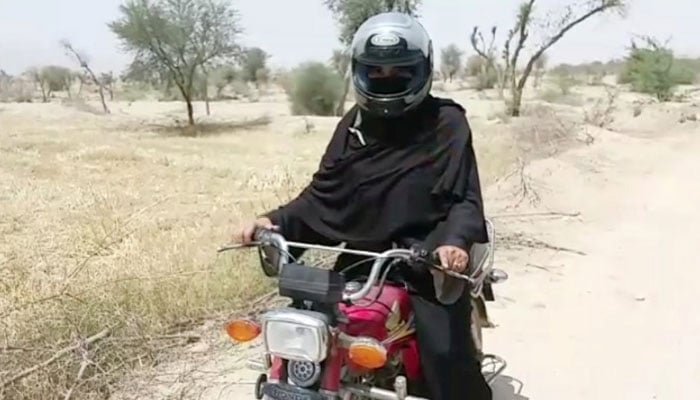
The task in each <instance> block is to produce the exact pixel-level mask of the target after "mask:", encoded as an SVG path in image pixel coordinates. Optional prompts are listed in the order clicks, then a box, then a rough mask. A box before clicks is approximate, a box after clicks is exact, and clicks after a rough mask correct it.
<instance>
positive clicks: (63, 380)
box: [0, 92, 574, 399]
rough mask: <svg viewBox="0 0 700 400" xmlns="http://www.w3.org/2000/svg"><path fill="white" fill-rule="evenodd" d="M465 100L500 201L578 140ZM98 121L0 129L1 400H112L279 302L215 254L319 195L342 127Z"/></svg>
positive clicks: (243, 257) (162, 106)
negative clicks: (121, 386)
mask: <svg viewBox="0 0 700 400" xmlns="http://www.w3.org/2000/svg"><path fill="white" fill-rule="evenodd" d="M451 96H452V97H454V98H455V99H456V100H457V101H460V102H461V103H463V104H465V105H467V106H468V107H467V108H468V110H469V116H470V122H471V124H472V127H473V130H474V135H475V147H476V152H477V157H478V159H479V169H480V173H481V176H482V181H483V184H484V185H488V184H490V183H491V182H494V181H495V180H496V179H497V178H498V177H500V176H503V175H505V174H506V173H507V172H508V171H510V170H512V168H513V166H514V165H518V160H521V159H523V158H524V153H536V152H538V150H537V149H540V150H541V149H544V153H546V154H551V152H552V151H553V150H552V149H554V148H557V147H558V146H559V145H560V144H562V143H565V142H566V143H568V142H567V141H570V139H569V138H568V137H569V136H570V135H571V132H573V131H574V129H573V128H571V127H569V126H568V125H566V123H565V122H562V121H561V120H560V119H559V118H558V117H557V116H556V115H555V114H556V113H554V114H553V111H551V109H531V110H530V111H529V112H528V113H529V116H527V117H524V119H520V120H518V124H516V125H514V126H515V127H517V129H515V128H513V129H512V126H511V125H507V124H495V123H493V122H491V121H487V120H486V118H484V117H485V116H487V115H490V114H492V113H493V112H494V110H495V108H494V107H495V106H494V104H495V103H497V102H494V101H485V100H478V99H477V96H478V94H476V93H475V92H459V93H453V94H451ZM90 107H91V104H90V103H89V102H87V103H81V106H80V107H78V108H76V107H74V106H73V104H71V105H69V106H67V105H59V104H11V103H9V104H6V105H4V106H3V112H2V113H0V125H1V126H3V127H8V128H7V129H3V130H1V131H0V321H2V325H0V398H11V399H30V398H31V399H36V398H42V399H54V398H61V399H62V398H65V397H67V394H70V397H71V398H74V399H75V398H103V397H105V395H107V394H108V393H109V392H110V391H111V385H112V383H113V382H114V381H113V379H114V377H115V376H117V375H116V374H115V372H119V370H120V369H122V368H125V367H131V366H133V365H141V366H145V365H149V364H150V363H153V362H155V361H156V360H157V359H158V357H157V356H158V354H159V352H160V350H161V349H162V348H163V347H168V346H173V345H178V344H180V343H182V342H183V341H187V340H189V339H188V338H181V337H179V336H177V335H175V336H168V337H165V338H163V337H162V335H163V334H166V333H169V334H172V333H173V332H180V331H183V330H186V329H187V328H188V327H190V326H191V325H192V323H193V322H196V321H201V320H202V319H203V318H207V317H210V316H212V315H221V314H224V313H230V312H232V310H235V309H237V308H239V307H244V306H245V305H246V304H248V302H250V301H251V300H252V299H255V298H257V297H258V296H260V295H261V294H263V293H266V292H267V291H269V289H270V287H271V283H270V282H268V281H266V280H264V279H263V275H262V273H261V272H260V271H259V270H258V266H257V265H256V263H255V258H254V254H253V253H252V252H241V253H239V254H233V255H227V256H221V257H217V256H216V252H215V250H216V248H217V247H218V246H219V245H220V244H223V243H224V242H225V241H226V240H227V239H228V236H229V234H230V233H231V230H232V227H234V226H235V225H237V224H239V223H240V222H241V221H242V220H245V219H248V218H250V217H252V216H254V215H256V214H257V213H259V212H261V211H263V210H267V209H270V208H273V207H276V206H277V205H278V204H280V203H283V202H284V201H286V200H287V199H289V198H291V197H292V196H294V195H295V194H296V193H297V192H298V191H299V190H300V189H301V188H302V187H303V186H304V185H305V184H306V182H307V181H308V179H309V178H310V176H311V173H312V172H313V171H314V170H315V168H316V166H317V164H318V158H319V157H320V155H321V153H322V151H323V149H324V148H325V146H326V142H327V140H328V137H329V134H330V130H331V129H332V128H333V126H334V124H335V122H336V121H337V119H336V118H320V117H306V118H305V117H292V116H290V115H289V112H288V107H287V104H286V103H284V102H279V101H277V102H276V101H275V100H274V99H263V100H262V101H261V102H258V103H242V102H217V103H216V105H215V106H214V108H213V112H214V115H213V116H212V118H210V119H207V120H206V121H205V124H204V125H202V129H203V131H202V133H207V134H200V137H196V138H195V137H183V136H181V135H175V134H173V133H178V132H179V131H178V128H177V127H173V125H172V122H171V121H172V119H173V116H174V115H177V116H179V117H180V118H182V117H184V115H183V114H182V104H180V103H163V102H146V101H142V102H115V103H111V104H110V107H111V108H112V110H113V111H114V112H113V114H111V115H96V114H93V113H91V112H87V110H88V109H89V108H90ZM202 107H203V106H202V105H201V104H197V110H196V112H197V114H198V115H202V114H203V113H202ZM538 110H539V111H538ZM543 110H544V111H543ZM547 110H549V111H547ZM555 117H557V118H555ZM227 121H239V122H233V123H231V122H227ZM240 121H243V122H240ZM522 121H525V122H526V123H522ZM543 121H545V122H543ZM214 133H215V134H214ZM299 133H303V134H299ZM546 154H541V155H546ZM104 329H109V331H108V334H106V336H105V337H104V338H101V340H99V341H96V342H95V343H91V344H89V345H88V344H87V343H84V342H82V340H84V339H85V338H88V337H90V336H92V335H95V334H97V333H98V332H100V331H102V330H104ZM155 337H159V338H158V339H157V340H156V339H154V338H155ZM70 346H75V349H71V350H70V351H67V352H66V353H64V354H63V355H62V357H60V359H57V360H56V361H55V362H54V363H52V364H51V365H48V366H46V367H45V368H41V369H38V370H37V371H34V372H33V373H31V374H28V375H27V376H25V377H22V379H17V380H13V383H12V384H9V385H6V387H4V390H5V391H4V392H3V391H2V390H3V387H2V385H3V384H2V382H7V381H8V380H10V379H12V377H15V376H17V375H16V374H18V373H20V372H21V371H23V370H25V369H27V368H30V367H32V366H34V365H38V364H40V363H42V362H44V361H46V360H47V359H50V358H51V356H52V355H54V354H55V353H56V352H57V351H58V350H60V349H63V348H66V347H70Z"/></svg>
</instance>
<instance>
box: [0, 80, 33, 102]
mask: <svg viewBox="0 0 700 400" xmlns="http://www.w3.org/2000/svg"><path fill="white" fill-rule="evenodd" d="M33 97H34V85H33V84H31V83H29V82H25V81H23V80H18V79H9V78H0V102H1V103H31V102H32V100H33Z"/></svg>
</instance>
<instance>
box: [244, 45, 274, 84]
mask: <svg viewBox="0 0 700 400" xmlns="http://www.w3.org/2000/svg"><path fill="white" fill-rule="evenodd" d="M269 57H270V56H269V55H268V54H267V53H266V52H265V50H263V49H261V48H259V47H251V48H248V49H245V50H244V51H243V54H242V57H241V72H242V74H243V80H245V81H246V82H253V83H255V84H258V77H259V73H258V71H260V70H265V69H267V59H268V58H269ZM261 76H262V77H264V76H265V75H264V73H261Z"/></svg>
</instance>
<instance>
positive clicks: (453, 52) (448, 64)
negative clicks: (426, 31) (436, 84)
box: [440, 44, 464, 82]
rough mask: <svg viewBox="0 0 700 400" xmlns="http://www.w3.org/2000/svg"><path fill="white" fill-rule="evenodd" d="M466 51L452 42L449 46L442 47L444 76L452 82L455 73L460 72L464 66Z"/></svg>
mask: <svg viewBox="0 0 700 400" xmlns="http://www.w3.org/2000/svg"><path fill="white" fill-rule="evenodd" d="M463 55H464V52H463V51H462V50H460V48H459V47H457V45H455V44H450V45H449V46H447V47H445V48H444V49H442V52H441V57H440V61H441V64H442V65H441V67H442V68H441V70H442V74H443V78H444V79H447V80H449V81H450V82H452V79H453V78H454V76H455V74H456V73H457V72H459V70H460V67H461V66H462V56H463Z"/></svg>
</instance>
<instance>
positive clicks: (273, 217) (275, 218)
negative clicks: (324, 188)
mask: <svg viewBox="0 0 700 400" xmlns="http://www.w3.org/2000/svg"><path fill="white" fill-rule="evenodd" d="M356 110H357V106H355V107H353V108H352V109H350V110H349V111H348V112H347V113H346V114H345V116H343V118H341V120H340V121H339V122H338V124H337V125H336V128H335V131H334V132H333V136H332V137H331V139H330V141H329V142H328V145H327V146H326V149H325V151H324V153H323V156H321V160H320V162H319V166H318V170H319V171H320V170H321V169H322V168H323V165H324V163H327V162H329V160H330V159H333V158H334V157H335V156H336V155H337V154H339V153H340V152H342V151H343V147H344V143H345V133H346V132H347V129H348V127H349V126H350V124H351V122H352V121H353V120H354V118H355V112H356ZM314 176H315V174H314ZM313 179H314V178H313V176H312V182H310V183H309V184H308V185H307V186H306V187H305V188H304V190H302V191H301V193H300V194H299V195H298V196H297V197H295V198H294V199H293V200H291V201H289V202H288V203H287V204H284V205H282V206H280V207H278V208H277V209H275V210H271V211H268V212H266V213H264V214H262V216H263V217H267V218H269V219H270V221H272V223H273V224H275V225H278V226H280V227H281V228H282V229H283V234H284V235H285V236H286V237H287V238H288V239H289V240H298V241H311V240H314V241H315V242H316V243H319V244H321V243H320V242H319V240H321V239H322V238H320V237H318V236H315V237H312V236H313V234H312V233H310V231H311V230H310V229H309V228H308V227H306V228H304V229H302V228H299V227H300V226H301V225H304V226H306V224H304V223H303V222H302V221H301V219H302V218H301V216H302V215H303V214H304V213H305V212H307V211H308V202H307V200H306V196H307V192H308V190H309V188H310V186H311V185H313ZM285 228H286V229H285ZM285 230H286V231H287V233H284V231H285ZM302 233H304V234H303V235H302ZM299 235H302V236H303V237H302V236H299ZM309 235H311V236H309ZM328 245H332V244H330V243H328Z"/></svg>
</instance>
